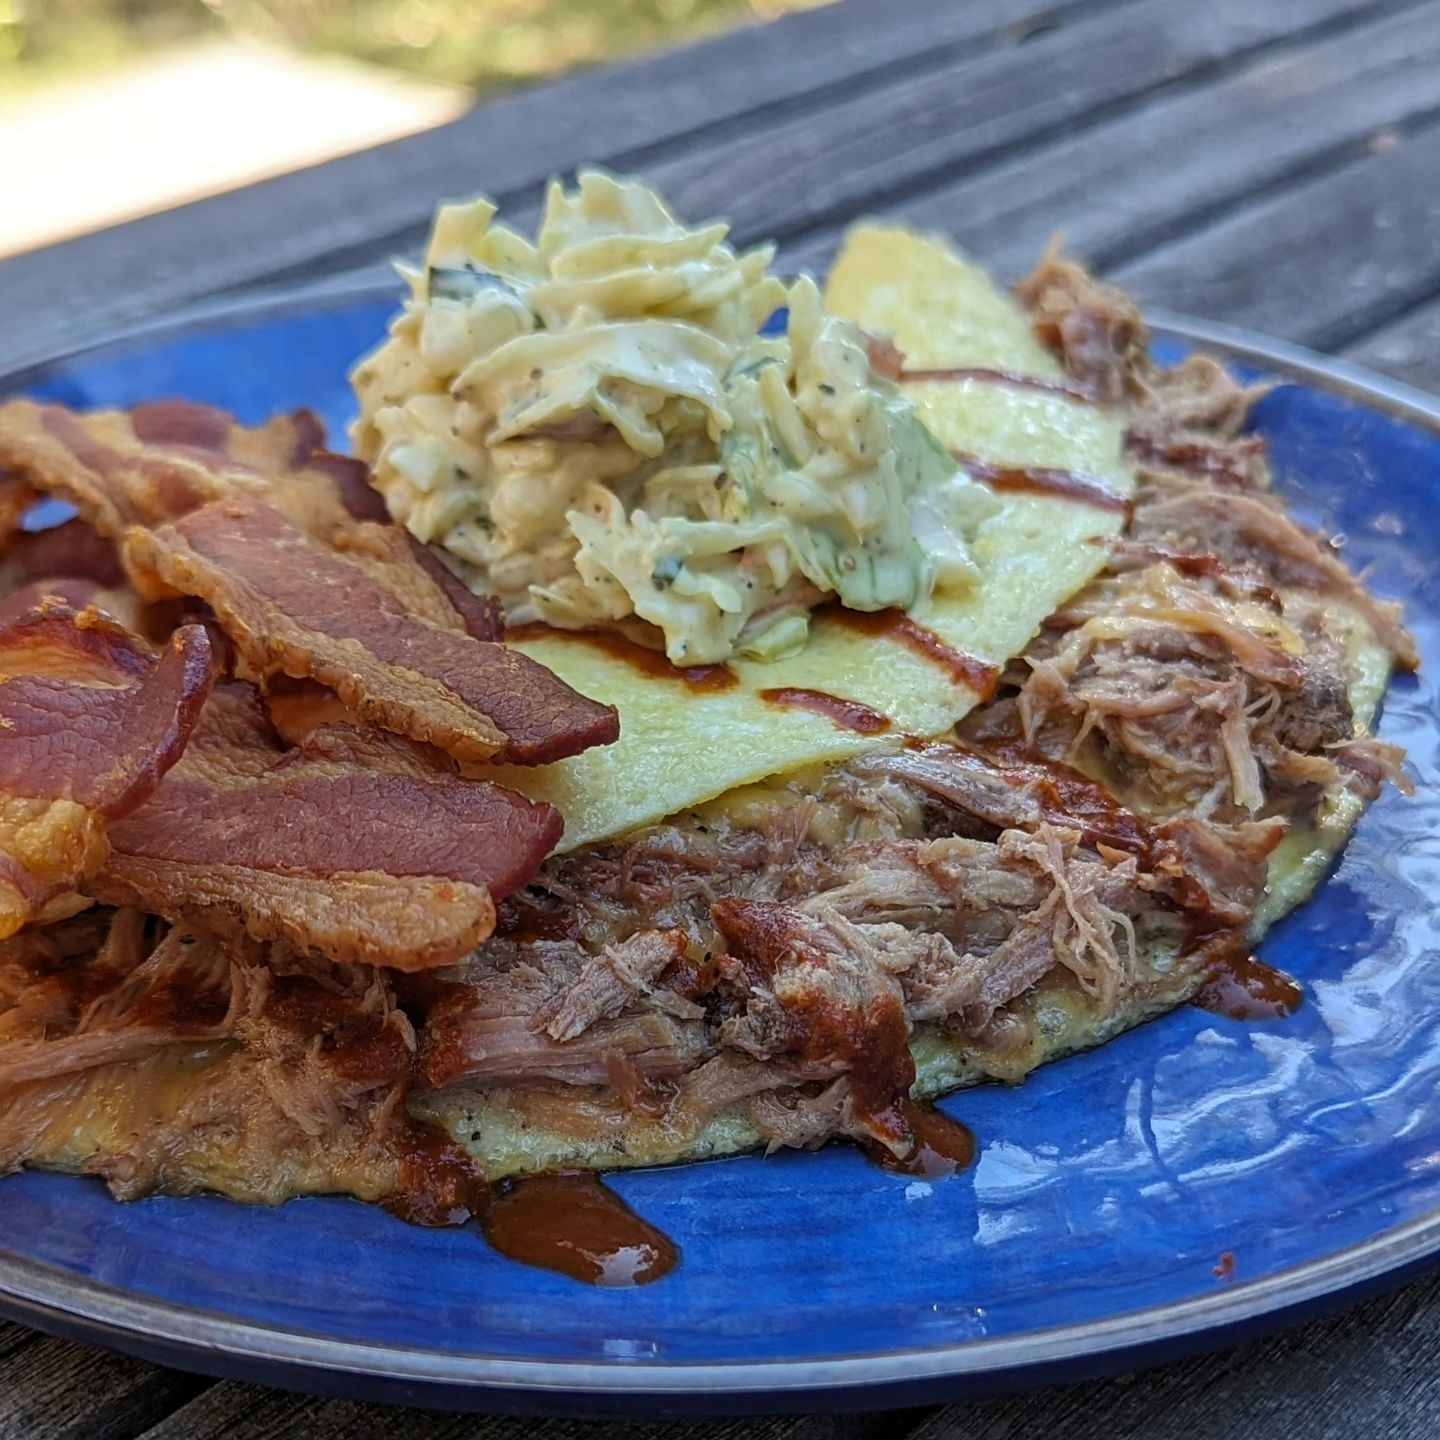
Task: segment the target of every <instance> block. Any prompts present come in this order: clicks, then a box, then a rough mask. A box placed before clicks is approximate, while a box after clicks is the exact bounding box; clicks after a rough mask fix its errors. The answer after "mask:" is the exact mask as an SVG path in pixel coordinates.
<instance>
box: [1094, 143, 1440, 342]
mask: <svg viewBox="0 0 1440 1440" xmlns="http://www.w3.org/2000/svg"><path fill="white" fill-rule="evenodd" d="M1436 176H1440V124H1437V125H1432V126H1431V127H1430V128H1428V129H1427V130H1424V131H1421V132H1420V133H1418V134H1412V135H1406V136H1401V135H1397V134H1394V133H1391V134H1389V135H1388V136H1387V139H1386V143H1385V144H1384V145H1383V146H1382V147H1381V148H1380V150H1379V151H1378V153H1372V154H1369V155H1367V156H1365V157H1364V158H1363V159H1360V160H1355V161H1352V162H1351V163H1350V164H1348V165H1344V166H1342V167H1341V168H1340V169H1338V170H1335V171H1332V172H1331V173H1330V174H1328V175H1324V176H1322V177H1320V178H1319V179H1316V180H1312V181H1309V182H1307V183H1305V184H1302V185H1299V186H1297V187H1296V188H1294V189H1292V190H1288V191H1286V192H1285V193H1284V194H1283V195H1278V196H1275V197H1273V198H1272V199H1269V200H1266V201H1264V202H1262V203H1260V204H1258V205H1251V206H1248V207H1246V209H1244V210H1243V211H1241V212H1240V213H1239V214H1237V215H1234V216H1231V217H1230V218H1228V219H1225V220H1222V221H1219V222H1218V223H1217V224H1214V225H1210V226H1207V227H1205V228H1203V229H1200V230H1197V231H1195V232H1193V233H1192V234H1189V235H1187V236H1186V237H1185V238H1184V239H1183V240H1178V241H1176V242H1174V243H1173V244H1170V245H1167V246H1165V247H1163V248H1162V249H1160V250H1157V251H1155V252H1153V253H1151V254H1150V255H1147V256H1146V257H1144V258H1143V259H1142V260H1139V261H1137V262H1135V263H1133V264H1130V265H1126V266H1122V267H1121V268H1120V269H1119V271H1118V272H1117V279H1119V280H1120V282H1121V283H1122V284H1124V285H1125V286H1126V287H1127V288H1128V289H1130V290H1132V291H1133V292H1134V293H1135V294H1136V295H1138V296H1139V297H1140V298H1141V299H1142V300H1150V301H1152V302H1153V303H1156V304H1161V303H1163V304H1165V305H1167V306H1169V307H1171V308H1173V309H1177V310H1181V311H1184V312H1186V313H1191V314H1196V315H1204V316H1206V317H1207V318H1208V319H1214V320H1226V321H1230V322H1232V323H1234V324H1238V325H1248V326H1250V327H1252V328H1253V329H1255V330H1258V331H1260V332H1261V333H1262V334H1269V335H1280V336H1283V337H1284V338H1286V339H1290V340H1298V341H1301V342H1302V343H1304V344H1307V345H1311V346H1314V347H1315V348H1316V349H1320V350H1330V349H1334V348H1335V347H1336V346H1338V345H1340V344H1342V343H1343V342H1344V341H1345V340H1347V339H1349V338H1350V337H1352V336H1354V335H1357V334H1360V333H1362V332H1363V331H1365V330H1368V329H1372V328H1374V327H1375V326H1376V325H1377V324H1381V323H1383V322H1384V321H1386V320H1388V319H1391V318H1393V317H1394V316H1396V315H1397V314H1402V313H1403V312H1405V311H1406V310H1408V309H1410V308H1411V307H1412V306H1413V305H1415V304H1417V303H1418V302H1419V301H1420V300H1422V299H1424V298H1426V297H1428V296H1430V295H1432V294H1434V293H1435V291H1436V289H1437V287H1440V189H1437V188H1436V185H1435V178H1436Z"/></svg>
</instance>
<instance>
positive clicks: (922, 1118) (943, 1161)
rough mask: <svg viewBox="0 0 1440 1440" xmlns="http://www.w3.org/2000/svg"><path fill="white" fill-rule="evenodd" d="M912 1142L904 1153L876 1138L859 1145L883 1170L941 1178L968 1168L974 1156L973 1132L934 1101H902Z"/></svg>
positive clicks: (935, 1178)
mask: <svg viewBox="0 0 1440 1440" xmlns="http://www.w3.org/2000/svg"><path fill="white" fill-rule="evenodd" d="M905 1110H906V1118H907V1120H908V1121H909V1126H910V1133H911V1134H912V1135H913V1136H914V1137H915V1138H914V1143H913V1144H912V1145H911V1147H910V1149H909V1150H907V1151H906V1153H905V1154H904V1155H897V1154H896V1153H895V1152H894V1151H893V1150H891V1149H890V1148H889V1147H888V1146H886V1145H882V1144H880V1142H879V1141H878V1140H867V1141H865V1142H863V1143H862V1144H861V1146H860V1148H861V1149H862V1150H863V1151H864V1152H865V1154H866V1156H867V1157H868V1158H869V1159H870V1160H871V1162H872V1163H874V1164H876V1165H878V1166H879V1167H880V1168H881V1169H882V1170H893V1171H895V1172H896V1173H897V1174H899V1175H914V1176H917V1177H919V1178H921V1179H924V1180H940V1179H943V1178H944V1177H945V1176H947V1175H954V1174H956V1173H957V1172H958V1171H960V1170H964V1169H966V1168H968V1167H969V1166H970V1165H971V1164H972V1163H973V1161H974V1159H975V1134H974V1132H973V1131H972V1130H971V1129H970V1127H969V1126H968V1125H962V1124H961V1123H960V1121H958V1120H952V1119H951V1118H950V1117H949V1116H948V1115H946V1114H943V1113H942V1112H941V1111H939V1110H937V1109H936V1108H935V1107H934V1105H931V1104H924V1105H918V1104H916V1103H915V1102H914V1101H913V1100H910V1101H907V1102H906V1105H905Z"/></svg>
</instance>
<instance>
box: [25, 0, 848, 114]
mask: <svg viewBox="0 0 1440 1440" xmlns="http://www.w3.org/2000/svg"><path fill="white" fill-rule="evenodd" d="M823 3H826V0H0V89H3V88H4V86H5V84H6V78H7V77H9V78H10V79H11V80H23V79H25V78H35V77H41V76H49V75H52V74H55V73H63V72H64V71H67V70H73V69H75V68H77V67H81V66H94V65H100V64H107V63H111V62H114V61H118V60H123V59H125V58H128V57H130V56H133V55H138V54H143V53H145V52H147V51H149V50H152V49H154V48H155V47H156V46H159V45H165V44H169V43H172V42H176V41H181V40H187V39H198V38H201V37H204V36H215V35H221V34H224V33H227V32H229V33H234V34H240V35H246V36H251V37H254V38H257V39H261V40H267V41H271V42H275V43H280V44H286V45H289V46H293V47H295V48H298V49H302V50H309V51H319V52H329V53H337V54H343V55H350V56H354V57H356V58H357V59H361V60H368V61H371V62H373V63H376V64H381V65H387V66H391V67H394V68H398V69H403V70H408V71H411V72H413V73H416V74H420V75H424V76H428V77H430V78H432V79H438V80H446V81H450V82H452V83H456V84H461V85H465V86H469V87H470V88H472V89H474V90H476V91H477V92H480V93H483V92H485V91H494V90H498V89H504V88H508V87H510V86H514V85H518V84H524V83H526V82H528V81H532V80H538V79H541V78H544V77H545V76H548V75H555V74H559V73H560V72H562V71H564V70H569V69H572V68H574V67H576V66H579V65H588V64H594V63H597V62H600V61H604V60H610V59H617V58H620V57H623V56H625V55H632V54H635V53H637V52H639V51H642V50H646V49H651V48H654V47H656V46H659V45H662V44H673V43H678V42H680V41H683V40H687V39H693V38H695V37H697V36H700V35H704V34H709V33H711V32H713V31H716V30H720V29H726V28H729V27H731V26H734V25H737V24H741V23H744V22H746V21H753V20H758V19H767V18H770V17H772V16H775V15H779V14H783V13H784V12H786V11H789V10H802V9H809V8H812V7H814V6H816V5H818V4H823Z"/></svg>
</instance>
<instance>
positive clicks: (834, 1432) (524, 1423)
mask: <svg viewBox="0 0 1440 1440" xmlns="http://www.w3.org/2000/svg"><path fill="white" fill-rule="evenodd" d="M927 1413H928V1412H922V1411H906V1410H892V1411H887V1412H884V1413H880V1414H871V1415H840V1416H829V1415H820V1416H775V1417H771V1418H769V1419H763V1418H762V1419H755V1418H750V1419H735V1420H710V1421H705V1420H700V1421H691V1420H665V1421H637V1422H633V1423H632V1422H629V1421H624V1422H621V1421H614V1422H598V1421H593V1420H540V1419H502V1418H496V1417H490V1416H474V1415H471V1416H466V1415H444V1414H435V1413H426V1412H423V1411H419V1410H394V1409H390V1408H388V1407H385V1406H381V1405H369V1404H364V1403H361V1402H357V1401H352V1400H317V1399H314V1398H311V1397H306V1396H297V1395H285V1394H280V1393H278V1392H276V1391H272V1390H264V1389H261V1388H260V1387H258V1386H255V1385H239V1384H232V1383H230V1382H225V1383H222V1384H219V1385H216V1386H214V1387H213V1388H212V1389H211V1390H208V1391H207V1392H206V1393H205V1394H203V1395H201V1396H199V1397H197V1398H196V1399H194V1400H192V1401H190V1402H189V1403H188V1404H186V1405H184V1406H182V1407H181V1408H180V1409H178V1410H176V1411H175V1412H174V1414H172V1415H170V1416H168V1417H167V1418H166V1419H164V1420H162V1421H160V1422H159V1423H158V1424H156V1425H155V1426H154V1427H153V1428H152V1429H150V1430H146V1431H145V1432H144V1440H222V1437H223V1440H269V1437H271V1436H278V1435H303V1436H305V1437H306V1440H393V1437H394V1436H395V1435H396V1434H397V1431H398V1433H400V1434H403V1435H404V1436H405V1440H901V1437H902V1436H904V1435H906V1434H907V1433H908V1432H910V1431H911V1430H913V1429H914V1428H915V1426H916V1425H917V1424H918V1423H920V1421H922V1420H923V1419H924V1418H925V1415H926V1414H927Z"/></svg>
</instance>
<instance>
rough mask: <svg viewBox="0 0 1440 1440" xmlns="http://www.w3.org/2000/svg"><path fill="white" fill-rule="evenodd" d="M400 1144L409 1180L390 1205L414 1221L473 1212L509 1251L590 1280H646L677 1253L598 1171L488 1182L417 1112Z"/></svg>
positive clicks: (466, 1217)
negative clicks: (418, 1118)
mask: <svg viewBox="0 0 1440 1440" xmlns="http://www.w3.org/2000/svg"><path fill="white" fill-rule="evenodd" d="M394 1145H395V1151H396V1154H397V1157H398V1158H399V1160H400V1165H401V1173H402V1176H403V1188H402V1190H401V1191H400V1193H399V1194H397V1195H394V1196H392V1197H391V1198H390V1199H388V1200H387V1201H386V1202H385V1208H386V1209H387V1210H389V1211H390V1213H391V1214H392V1215H396V1216H398V1217H399V1218H400V1219H401V1220H406V1221H408V1222H409V1223H410V1224H412V1225H426V1226H449V1225H465V1224H468V1223H470V1222H472V1221H473V1222H474V1223H475V1224H477V1225H478V1226H479V1228H480V1230H481V1232H482V1233H483V1234H484V1236H485V1239H486V1240H487V1241H489V1243H490V1245H491V1247H492V1248H493V1249H495V1250H498V1251H499V1252H500V1254H502V1255H504V1256H506V1257H507V1258H509V1259H511V1260H518V1261H519V1262H520V1263H521V1264H523V1265H537V1266H539V1267H540V1268H541V1269H544V1270H555V1271H558V1272H559V1273H560V1274H562V1275H568V1276H569V1277H570V1278H571V1279H572V1280H579V1281H582V1282H584V1283H585V1284H587V1285H606V1286H620V1285H645V1284H647V1283H648V1282H649V1281H651V1280H658V1279H660V1277H661V1276H662V1275H668V1274H669V1273H670V1272H671V1271H672V1270H673V1269H674V1268H675V1266H676V1265H677V1264H678V1263H679V1261H680V1252H679V1250H678V1249H677V1248H676V1246H675V1244H674V1242H673V1241H671V1240H670V1239H669V1238H668V1237H667V1236H666V1235H664V1234H662V1233H661V1232H660V1231H659V1230H657V1229H656V1228H655V1226H653V1225H651V1224H650V1223H649V1222H648V1221H645V1220H642V1219H641V1218H640V1217H639V1216H638V1215H637V1214H636V1213H635V1212H634V1211H633V1210H632V1209H631V1208H630V1207H629V1206H628V1205H627V1204H626V1203H625V1202H624V1201H623V1200H622V1199H621V1198H620V1197H619V1196H618V1195H616V1194H615V1193H614V1192H613V1191H612V1190H609V1189H607V1188H606V1186H605V1184H604V1182H603V1181H602V1180H601V1179H600V1177H599V1176H598V1175H591V1174H580V1173H574V1172H570V1171H560V1172H557V1173H554V1174H544V1175H526V1176H523V1177H522V1178H520V1179H518V1180H502V1181H501V1182H500V1183H499V1184H497V1185H491V1184H488V1183H487V1182H486V1181H485V1179H484V1178H483V1176H482V1175H481V1174H480V1171H479V1170H478V1168H477V1167H476V1165H475V1163H474V1162H473V1161H472V1160H471V1159H470V1157H469V1156H468V1155H467V1154H466V1153H465V1152H464V1150H462V1149H461V1148H460V1146H459V1145H457V1144H456V1143H455V1142H454V1141H453V1140H451V1139H450V1137H449V1136H448V1135H446V1134H445V1133H444V1132H443V1131H441V1130H440V1129H438V1128H437V1127H435V1126H433V1125H426V1124H423V1123H422V1122H420V1121H415V1120H407V1121H405V1122H402V1125H401V1128H400V1131H399V1133H398V1134H397V1136H396V1137H395V1141H394Z"/></svg>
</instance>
